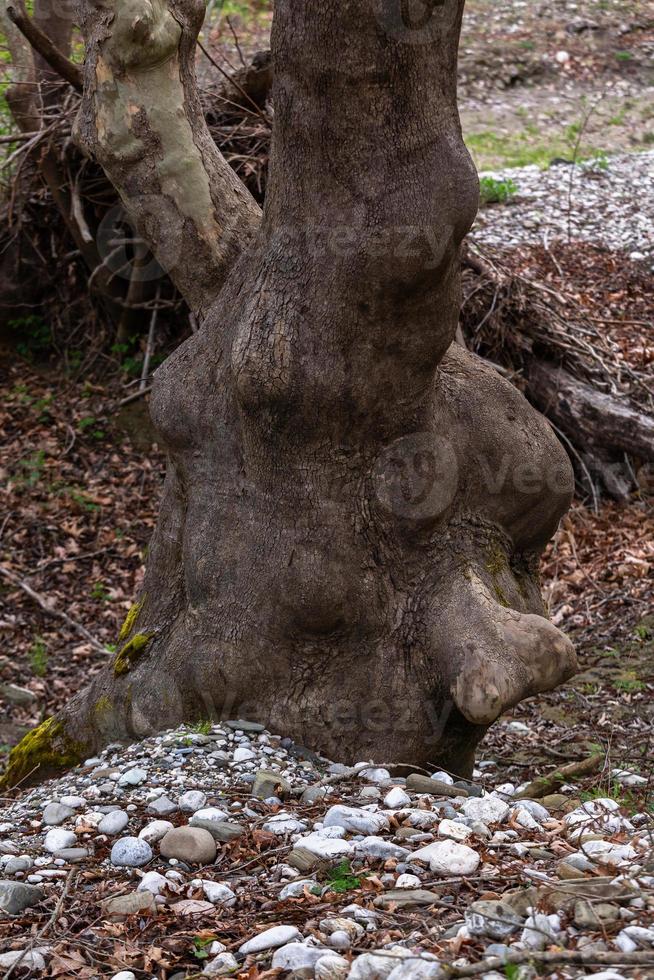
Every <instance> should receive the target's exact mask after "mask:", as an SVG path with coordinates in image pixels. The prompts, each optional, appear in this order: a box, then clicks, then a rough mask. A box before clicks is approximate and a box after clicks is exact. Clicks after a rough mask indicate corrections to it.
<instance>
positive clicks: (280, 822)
mask: <svg viewBox="0 0 654 980" xmlns="http://www.w3.org/2000/svg"><path fill="white" fill-rule="evenodd" d="M263 829H264V830H267V831H268V832H269V833H271V834H275V835H276V836H277V837H285V836H286V835H287V834H299V833H301V832H302V831H303V830H306V829H307V825H306V823H303V821H302V820H297V819H296V818H295V817H293V816H291V814H290V813H276V814H275V815H274V817H271V818H270V820H267V821H266V823H265V824H264V825H263Z"/></svg>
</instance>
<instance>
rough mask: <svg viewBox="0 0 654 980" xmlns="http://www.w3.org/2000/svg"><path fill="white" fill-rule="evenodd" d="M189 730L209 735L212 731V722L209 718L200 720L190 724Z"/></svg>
mask: <svg viewBox="0 0 654 980" xmlns="http://www.w3.org/2000/svg"><path fill="white" fill-rule="evenodd" d="M189 731H191V732H195V734H196V735H209V733H210V732H211V722H210V721H209V719H206V720H205V721H198V722H196V723H195V724H194V725H191V726H190V728H189Z"/></svg>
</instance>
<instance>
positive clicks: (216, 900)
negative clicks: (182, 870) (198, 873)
mask: <svg viewBox="0 0 654 980" xmlns="http://www.w3.org/2000/svg"><path fill="white" fill-rule="evenodd" d="M202 891H203V892H204V895H205V898H206V899H207V901H208V902H211V903H212V904H213V905H227V906H231V905H234V904H235V902H236V895H235V893H234V892H233V891H232V889H231V888H228V887H227V885H221V884H220V882H218V881H204V880H203V882H202Z"/></svg>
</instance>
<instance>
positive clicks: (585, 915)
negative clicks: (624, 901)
mask: <svg viewBox="0 0 654 980" xmlns="http://www.w3.org/2000/svg"><path fill="white" fill-rule="evenodd" d="M619 919H620V907H619V906H618V905H613V903H612V902H589V901H587V900H586V899H580V900H579V901H577V902H575V911H574V921H575V925H576V926H578V927H579V928H580V929H601V928H602V926H603V925H608V924H610V923H611V922H617V921H618V920H619Z"/></svg>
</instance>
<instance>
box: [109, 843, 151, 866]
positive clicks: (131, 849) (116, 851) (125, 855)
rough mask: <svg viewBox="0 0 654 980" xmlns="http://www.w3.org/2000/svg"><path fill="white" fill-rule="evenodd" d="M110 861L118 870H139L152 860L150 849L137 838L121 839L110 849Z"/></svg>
mask: <svg viewBox="0 0 654 980" xmlns="http://www.w3.org/2000/svg"><path fill="white" fill-rule="evenodd" d="M110 860H111V863H112V864H113V865H115V866H117V867H119V868H140V867H141V865H143V864H147V863H148V861H151V860H152V848H151V847H150V845H149V844H148V842H147V841H144V840H141V839H140V838H139V837H121V838H120V839H119V840H117V841H116V843H115V844H114V846H113V847H112V848H111V857H110Z"/></svg>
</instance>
